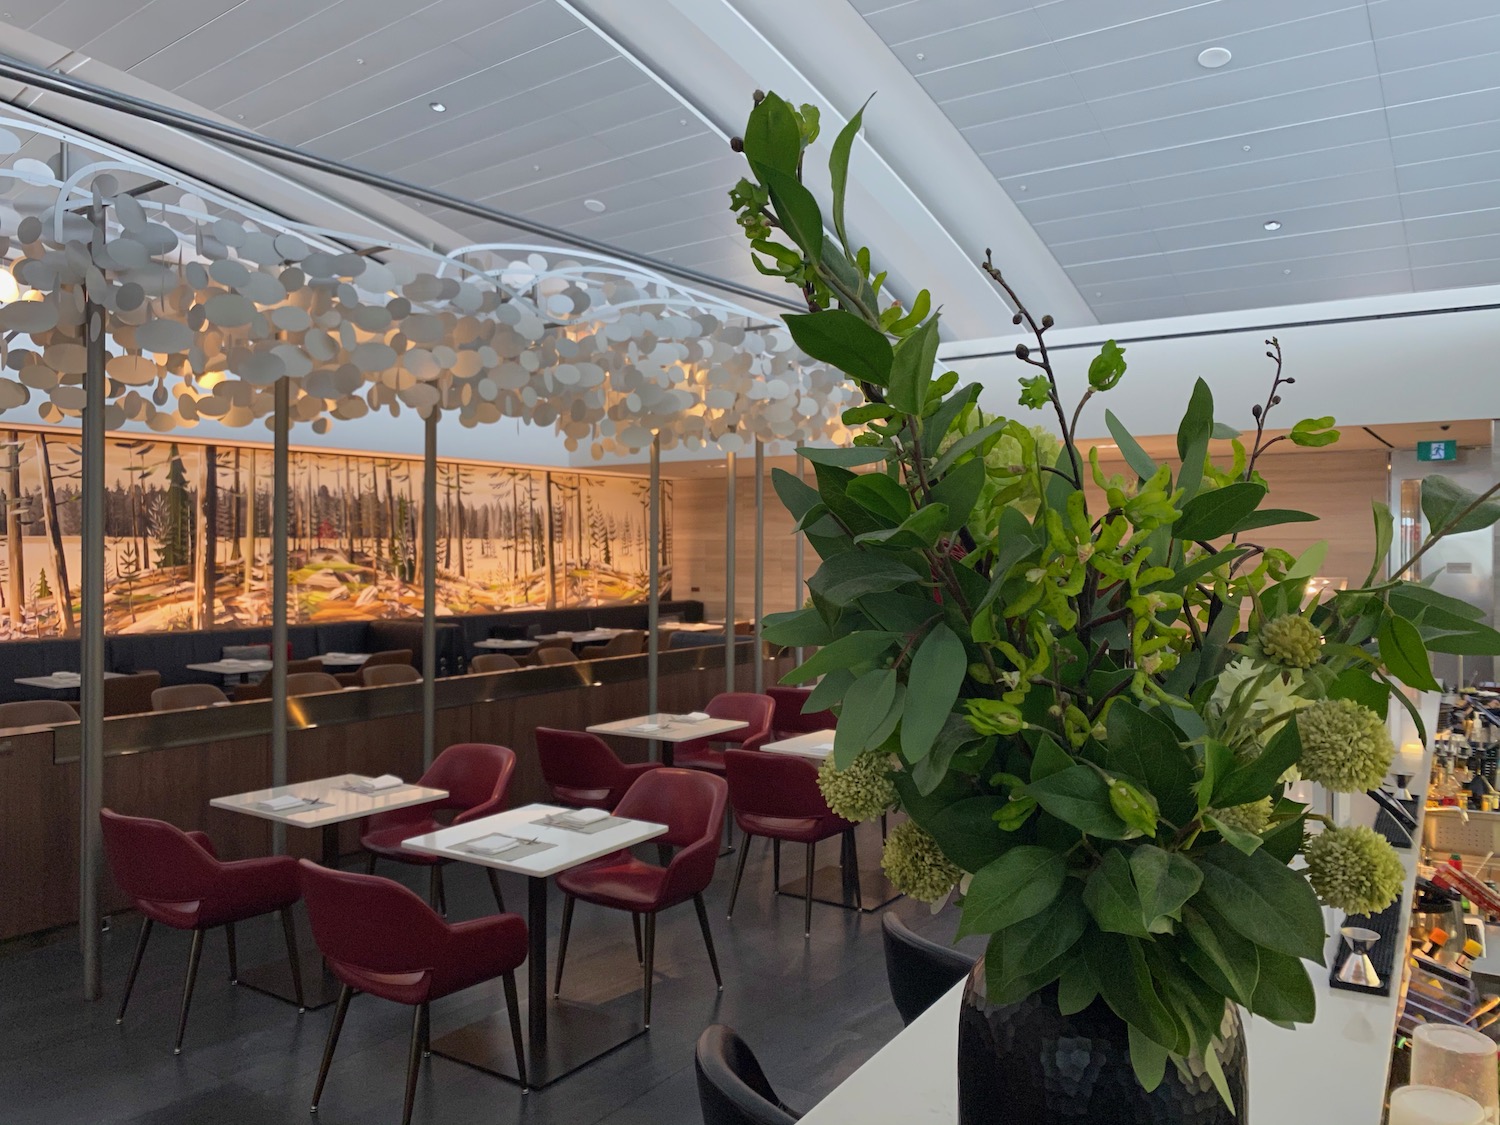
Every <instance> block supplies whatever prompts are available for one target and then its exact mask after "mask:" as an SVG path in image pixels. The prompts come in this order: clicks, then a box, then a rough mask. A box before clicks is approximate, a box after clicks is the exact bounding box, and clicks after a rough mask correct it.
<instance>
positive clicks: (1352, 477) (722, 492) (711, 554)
mask: <svg viewBox="0 0 1500 1125" xmlns="http://www.w3.org/2000/svg"><path fill="white" fill-rule="evenodd" d="M1101 467H1102V468H1103V469H1104V470H1105V471H1106V472H1108V473H1115V472H1122V473H1123V472H1125V471H1126V469H1125V466H1124V463H1123V462H1111V461H1110V460H1109V459H1107V458H1101ZM1259 468H1260V470H1261V473H1262V475H1263V476H1264V477H1265V478H1266V480H1267V482H1268V483H1269V484H1270V486H1271V493H1270V496H1269V497H1268V498H1267V500H1266V502H1265V506H1266V507H1275V508H1297V509H1300V510H1302V511H1305V512H1311V513H1312V514H1313V515H1315V516H1318V517H1319V522H1318V523H1303V524H1287V525H1285V526H1284V527H1275V528H1267V529H1265V530H1264V531H1261V532H1258V533H1256V534H1254V535H1251V536H1249V537H1248V538H1249V539H1250V540H1251V541H1252V542H1257V543H1261V544H1263V545H1265V546H1275V547H1282V548H1285V549H1286V550H1288V551H1292V552H1293V553H1297V552H1301V551H1303V550H1306V549H1307V548H1308V547H1309V546H1311V545H1312V544H1313V543H1314V542H1316V541H1317V540H1319V539H1326V540H1328V544H1329V551H1328V559H1327V561H1326V562H1325V563H1324V565H1323V567H1322V570H1321V575H1322V576H1323V577H1328V578H1334V579H1338V578H1343V579H1347V580H1348V581H1349V583H1350V584H1351V585H1352V584H1354V583H1358V582H1360V581H1363V579H1364V577H1365V574H1366V572H1367V571H1368V570H1369V567H1370V558H1371V552H1372V551H1373V550H1374V525H1373V523H1372V522H1371V516H1370V504H1371V502H1372V501H1374V500H1381V501H1384V500H1385V499H1386V496H1387V489H1388V472H1387V468H1386V454H1385V452H1384V451H1383V450H1346V451H1339V450H1336V449H1334V450H1317V449H1295V448H1294V449H1291V450H1287V451H1282V449H1281V448H1280V447H1278V448H1277V449H1276V450H1273V451H1271V452H1268V453H1267V454H1266V455H1265V456H1264V457H1262V458H1261V461H1260V465H1259ZM673 489H674V498H673V508H672V525H673V526H672V550H673V564H674V567H675V573H674V575H673V582H672V592H673V596H674V597H678V598H697V599H700V600H701V601H702V602H703V603H704V606H705V609H706V612H707V614H708V616H709V617H710V618H711V619H722V615H723V612H724V569H725V567H724V561H725V550H724V543H725V534H724V533H725V520H724V513H725V497H726V489H725V481H724V478H723V476H722V475H721V476H718V477H714V478H710V479H691V480H678V481H676V482H674V484H673ZM765 494H766V547H765V551H766V586H765V589H766V593H765V606H766V612H767V613H776V612H779V611H782V610H787V609H793V608H795V607H796V606H798V605H800V604H801V597H800V596H799V595H798V593H797V591H796V590H795V588H794V585H795V584H794V574H795V568H794V563H793V537H792V518H791V516H790V515H789V514H788V513H787V512H786V510H785V509H784V508H782V506H781V501H780V500H779V499H777V497H776V493H775V491H774V490H773V489H772V488H771V485H770V481H769V479H768V480H767V482H766V489H765ZM736 514H737V520H736V525H737V526H736V532H737V534H736V536H735V543H736V550H735V559H736V568H737V574H736V579H735V610H736V616H737V617H739V618H741V619H744V618H748V617H750V616H751V614H752V613H753V611H754V605H755V602H754V598H755V592H754V578H755V478H754V476H753V475H751V476H745V475H741V476H740V477H739V480H738V487H737V489H736ZM816 568H817V558H816V556H815V555H814V554H813V552H812V551H811V550H808V551H807V560H806V574H807V575H809V576H810V575H811V574H812V573H813V571H814V570H815V569H816Z"/></svg>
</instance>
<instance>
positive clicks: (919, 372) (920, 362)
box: [886, 315, 938, 414]
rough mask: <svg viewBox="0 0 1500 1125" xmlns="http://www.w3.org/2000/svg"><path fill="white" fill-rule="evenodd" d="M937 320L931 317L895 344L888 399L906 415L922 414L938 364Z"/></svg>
mask: <svg viewBox="0 0 1500 1125" xmlns="http://www.w3.org/2000/svg"><path fill="white" fill-rule="evenodd" d="M937 350H938V318H937V316H936V315H934V316H932V317H931V318H930V319H929V320H928V321H927V323H926V324H924V325H922V327H921V328H918V329H917V330H916V331H915V332H913V333H912V334H911V335H910V336H908V337H907V338H906V339H904V340H902V341H901V342H900V343H899V344H897V345H896V349H895V353H894V357H893V359H892V362H891V379H890V390H889V392H888V393H887V395H886V400H887V401H888V402H889V403H890V404H891V405H892V406H894V407H895V408H896V409H897V410H899V411H901V412H902V413H904V414H921V413H922V404H923V402H924V400H925V399H926V397H927V387H928V384H930V383H931V382H932V365H933V364H934V363H936V362H937Z"/></svg>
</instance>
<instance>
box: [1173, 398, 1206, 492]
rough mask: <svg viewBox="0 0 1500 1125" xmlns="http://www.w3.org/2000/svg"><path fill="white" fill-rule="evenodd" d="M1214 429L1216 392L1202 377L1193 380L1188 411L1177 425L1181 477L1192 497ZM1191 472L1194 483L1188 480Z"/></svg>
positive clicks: (1201, 472) (1196, 487) (1200, 478)
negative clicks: (1195, 454) (1200, 450)
mask: <svg viewBox="0 0 1500 1125" xmlns="http://www.w3.org/2000/svg"><path fill="white" fill-rule="evenodd" d="M1213 432H1214V394H1213V391H1211V390H1210V389H1209V386H1208V384H1207V383H1205V382H1204V381H1203V380H1202V379H1199V380H1198V381H1197V382H1196V383H1194V384H1193V394H1192V397H1191V398H1189V399H1188V407H1187V411H1186V413H1184V414H1183V416H1182V423H1181V424H1180V425H1179V426H1178V427H1177V456H1178V459H1179V460H1180V461H1181V462H1182V478H1183V479H1180V480H1179V481H1178V484H1179V486H1180V487H1182V488H1184V489H1187V491H1188V499H1191V498H1192V496H1193V495H1194V494H1195V493H1196V492H1197V491H1198V483H1199V481H1201V480H1202V477H1203V464H1202V460H1203V456H1204V455H1206V454H1207V452H1208V441H1209V439H1210V438H1211V437H1212V436H1213ZM1200 448H1201V449H1202V451H1203V452H1202V453H1201V454H1198V455H1197V456H1189V454H1192V453H1194V452H1195V451H1196V450H1198V449H1200ZM1190 476H1191V480H1192V484H1191V487H1189V485H1188V484H1187V483H1184V481H1185V480H1186V479H1188V478H1189V477H1190Z"/></svg>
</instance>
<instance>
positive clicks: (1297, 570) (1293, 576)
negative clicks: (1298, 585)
mask: <svg viewBox="0 0 1500 1125" xmlns="http://www.w3.org/2000/svg"><path fill="white" fill-rule="evenodd" d="M1327 558H1328V540H1326V539H1319V540H1318V541H1317V542H1316V543H1314V544H1313V545H1312V546H1311V547H1309V548H1308V549H1307V550H1305V551H1303V552H1302V554H1301V555H1300V556H1299V557H1298V559H1297V561H1296V562H1295V563H1293V564H1292V566H1291V569H1290V570H1288V571H1287V572H1286V581H1288V582H1294V581H1296V580H1297V579H1299V578H1313V577H1316V575H1317V573H1318V571H1320V570H1322V569H1323V563H1324V561H1325V560H1326V559H1327Z"/></svg>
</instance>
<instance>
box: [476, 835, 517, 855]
mask: <svg viewBox="0 0 1500 1125" xmlns="http://www.w3.org/2000/svg"><path fill="white" fill-rule="evenodd" d="M520 846H521V841H520V840H517V839H515V838H514V837H513V836H502V835H501V834H500V833H498V832H494V833H491V834H490V835H488V836H481V837H479V839H477V840H470V841H469V842H468V843H467V844H465V845H464V850H465V851H470V852H473V853H474V854H475V855H499V854H500V853H501V852H508V851H510V850H511V849H512V848H518V847H520Z"/></svg>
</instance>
